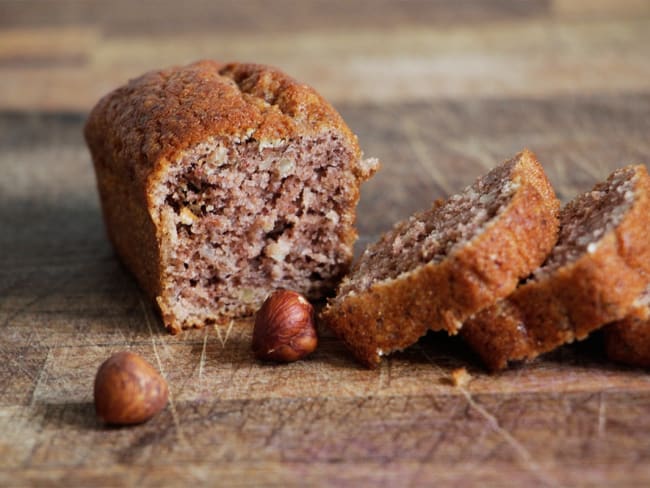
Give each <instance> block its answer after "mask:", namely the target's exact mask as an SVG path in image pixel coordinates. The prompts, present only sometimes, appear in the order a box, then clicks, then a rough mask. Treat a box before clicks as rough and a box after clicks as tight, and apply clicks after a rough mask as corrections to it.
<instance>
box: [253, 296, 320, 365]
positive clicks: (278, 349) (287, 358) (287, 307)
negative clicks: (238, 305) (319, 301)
mask: <svg viewBox="0 0 650 488" xmlns="http://www.w3.org/2000/svg"><path fill="white" fill-rule="evenodd" d="M317 345H318V334H317V332H316V327H315V326H314V307H312V305H311V304H310V303H309V302H308V301H307V299H305V297H303V296H302V295H301V294H300V293H296V292H294V291H289V290H277V291H275V292H273V293H272V294H271V295H270V296H269V297H268V298H267V299H266V301H265V302H264V303H263V304H262V307H261V308H260V309H259V311H258V312H257V314H256V315H255V328H254V329H253V352H254V354H255V357H256V358H258V359H262V360H272V361H279V362H291V361H297V360H298V359H302V358H303V357H305V356H307V355H308V354H310V353H312V352H313V351H314V350H315V349H316V346H317Z"/></svg>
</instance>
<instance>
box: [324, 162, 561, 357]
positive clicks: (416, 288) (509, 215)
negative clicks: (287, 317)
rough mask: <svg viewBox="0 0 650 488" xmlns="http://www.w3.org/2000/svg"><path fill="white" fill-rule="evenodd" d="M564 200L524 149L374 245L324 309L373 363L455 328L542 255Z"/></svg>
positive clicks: (553, 235)
mask: <svg viewBox="0 0 650 488" xmlns="http://www.w3.org/2000/svg"><path fill="white" fill-rule="evenodd" d="M559 206H560V205H559V201H558V200H557V197H556V196H555V193H554V191H553V188H552V187H551V185H550V183H549V182H548V180H547V178H546V175H545V174H544V170H543V169H542V166H541V165H540V164H539V163H538V162H537V160H536V158H535V156H534V155H533V154H532V153H531V152H530V151H523V152H522V153H520V154H518V155H517V156H515V157H514V158H513V159H511V160H509V161H506V162H504V163H502V164H501V165H500V166H498V167H496V168H495V169H493V170H492V171H490V172H489V173H488V174H487V175H485V176H483V177H482V178H480V179H478V180H477V181H476V182H475V183H474V184H473V185H471V186H469V187H467V188H466V189H465V190H464V191H463V192H462V193H460V194H458V195H454V196H452V197H450V198H449V199H448V200H446V201H444V202H440V201H439V202H436V203H435V204H434V206H433V208H431V209H430V210H428V211H425V212H422V213H418V214H415V215H413V216H412V217H410V218H409V219H407V220H405V221H403V222H400V223H398V224H397V225H396V226H395V227H394V228H393V229H392V230H391V231H389V232H388V233H386V234H385V235H383V236H382V237H381V239H380V240H379V241H378V242H377V243H375V244H373V245H371V246H370V247H368V249H366V251H365V252H364V254H363V256H362V257H361V259H360V261H359V262H358V263H357V264H356V266H355V267H354V269H353V271H352V273H351V274H350V275H349V276H348V277H346V278H345V279H344V280H343V282H342V284H341V286H340V287H339V290H338V293H337V296H336V297H335V298H334V299H332V300H330V302H329V303H328V305H327V306H326V308H325V309H324V311H323V313H322V314H321V318H322V320H323V321H324V323H326V324H327V325H328V326H329V327H330V328H331V329H332V330H333V331H334V332H335V333H336V334H337V335H338V336H339V337H341V338H342V339H343V341H344V342H345V344H346V345H347V346H348V348H349V349H350V350H351V351H352V352H353V353H354V355H355V356H356V357H357V359H359V360H360V361H361V362H362V363H364V364H366V365H368V366H370V367H374V366H377V365H378V364H379V362H380V358H381V356H382V355H385V354H390V353H391V352H394V351H398V350H401V349H404V348H405V347H407V346H409V345H411V344H413V343H414V342H416V341H417V340H418V338H420V337H421V336H422V335H424V334H425V333H426V332H427V330H429V329H432V330H447V331H448V332H450V333H452V334H455V333H457V332H458V330H459V329H460V327H461V325H462V323H463V321H465V320H466V319H467V318H468V317H469V316H471V315H472V314H474V313H476V312H477V311H479V310H480V309H482V308H484V307H486V306H488V305H491V304H492V303H494V302H495V301H496V300H498V299H499V298H502V297H505V296H507V295H508V294H510V293H511V292H512V291H513V290H514V289H515V287H516V285H517V282H518V281H519V280H520V279H521V278H523V277H525V276H527V275H529V274H530V272H531V271H532V270H533V269H535V268H536V267H537V266H539V265H540V264H541V262H542V261H543V260H544V258H545V257H546V255H547V254H548V252H549V251H550V249H551V248H552V247H553V244H554V243H555V240H556V237H557V229H558V219H557V213H558V211H559Z"/></svg>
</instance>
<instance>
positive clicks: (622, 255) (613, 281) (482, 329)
mask: <svg viewBox="0 0 650 488" xmlns="http://www.w3.org/2000/svg"><path fill="white" fill-rule="evenodd" d="M649 213H650V179H649V177H648V174H647V172H646V169H645V167H644V166H640V165H639V166H628V167H625V168H622V169H619V170H617V171H615V172H614V173H612V174H611V175H610V176H609V178H608V179H607V181H606V182H604V183H600V184H598V185H596V186H595V187H594V189H593V190H591V191H589V192H587V193H585V194H583V195H580V196H579V197H577V198H576V199H574V200H573V201H572V202H570V203H569V204H567V205H566V206H565V207H564V208H563V209H562V211H561V212H560V235H559V238H558V242H557V244H556V246H555V247H554V248H553V251H552V252H551V253H550V255H549V256H548V258H547V259H546V261H545V263H544V265H543V266H542V267H540V268H539V269H538V270H536V271H535V273H534V274H533V276H532V277H530V278H529V279H528V280H526V282H525V283H523V284H522V285H520V286H519V287H518V288H517V290H516V291H515V292H514V293H513V294H512V295H510V296H509V297H507V298H506V299H504V300H501V301H499V302H498V303H496V304H495V305H493V306H492V307H489V308H487V309H485V310H483V311H481V312H479V313H478V314H476V315H475V316H474V317H472V318H471V319H470V320H468V321H467V322H466V323H465V325H464V326H463V329H462V336H463V338H464V339H465V340H466V341H467V342H468V343H469V345H470V346H471V347H472V348H473V349H474V350H475V351H476V352H477V353H478V354H479V356H480V357H481V358H482V359H483V361H484V362H485V364H486V365H487V366H488V367H489V368H490V369H492V370H498V369H502V368H505V367H506V366H507V365H508V362H509V361H519V360H529V359H533V358H535V357H537V356H538V355H540V354H542V353H544V352H547V351H551V350H552V349H555V348H556V347H558V346H560V345H562V344H565V343H568V342H572V341H573V340H574V339H583V338H585V337H587V335H588V334H589V333H590V332H592V331H593V330H595V329H597V328H599V327H602V326H603V325H605V324H607V323H609V322H612V321H615V320H620V319H623V318H624V317H626V316H627V315H629V314H630V312H631V311H632V310H633V307H634V302H635V300H636V299H637V297H638V296H639V295H640V294H641V292H642V291H643V290H644V289H645V287H646V286H647V285H648V282H649V278H648V276H649V275H648V273H650V239H648V224H649V220H648V215H649Z"/></svg>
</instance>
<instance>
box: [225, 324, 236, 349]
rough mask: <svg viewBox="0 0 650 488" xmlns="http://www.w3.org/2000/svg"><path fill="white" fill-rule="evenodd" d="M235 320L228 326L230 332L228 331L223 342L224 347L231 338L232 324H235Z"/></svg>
mask: <svg viewBox="0 0 650 488" xmlns="http://www.w3.org/2000/svg"><path fill="white" fill-rule="evenodd" d="M234 323H235V321H234V320H230V324H228V330H226V337H225V339H224V340H223V347H226V342H228V337H230V331H231V330H232V324H234Z"/></svg>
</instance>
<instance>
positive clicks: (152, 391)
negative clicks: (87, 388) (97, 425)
mask: <svg viewBox="0 0 650 488" xmlns="http://www.w3.org/2000/svg"><path fill="white" fill-rule="evenodd" d="M168 394H169V392H168V389H167V382H166V381H165V379H164V378H163V377H162V376H161V375H160V374H159V373H158V371H157V370H156V369H154V367H153V366H151V364H149V363H148V362H147V361H145V360H144V359H143V358H142V357H140V356H138V355H137V354H134V353H131V352H119V353H117V354H114V355H113V356H111V357H110V358H108V359H107V360H106V361H104V363H102V365H101V366H100V367H99V370H98V371H97V376H96V377H95V411H96V412H97V416H98V417H99V418H101V419H102V420H103V421H104V422H106V423H108V424H113V425H130V424H139V423H141V422H145V421H147V420H149V419H150V418H151V417H153V416H154V415H156V414H157V413H158V412H160V411H161V410H162V409H163V408H164V407H165V405H166V404H167V397H168Z"/></svg>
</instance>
